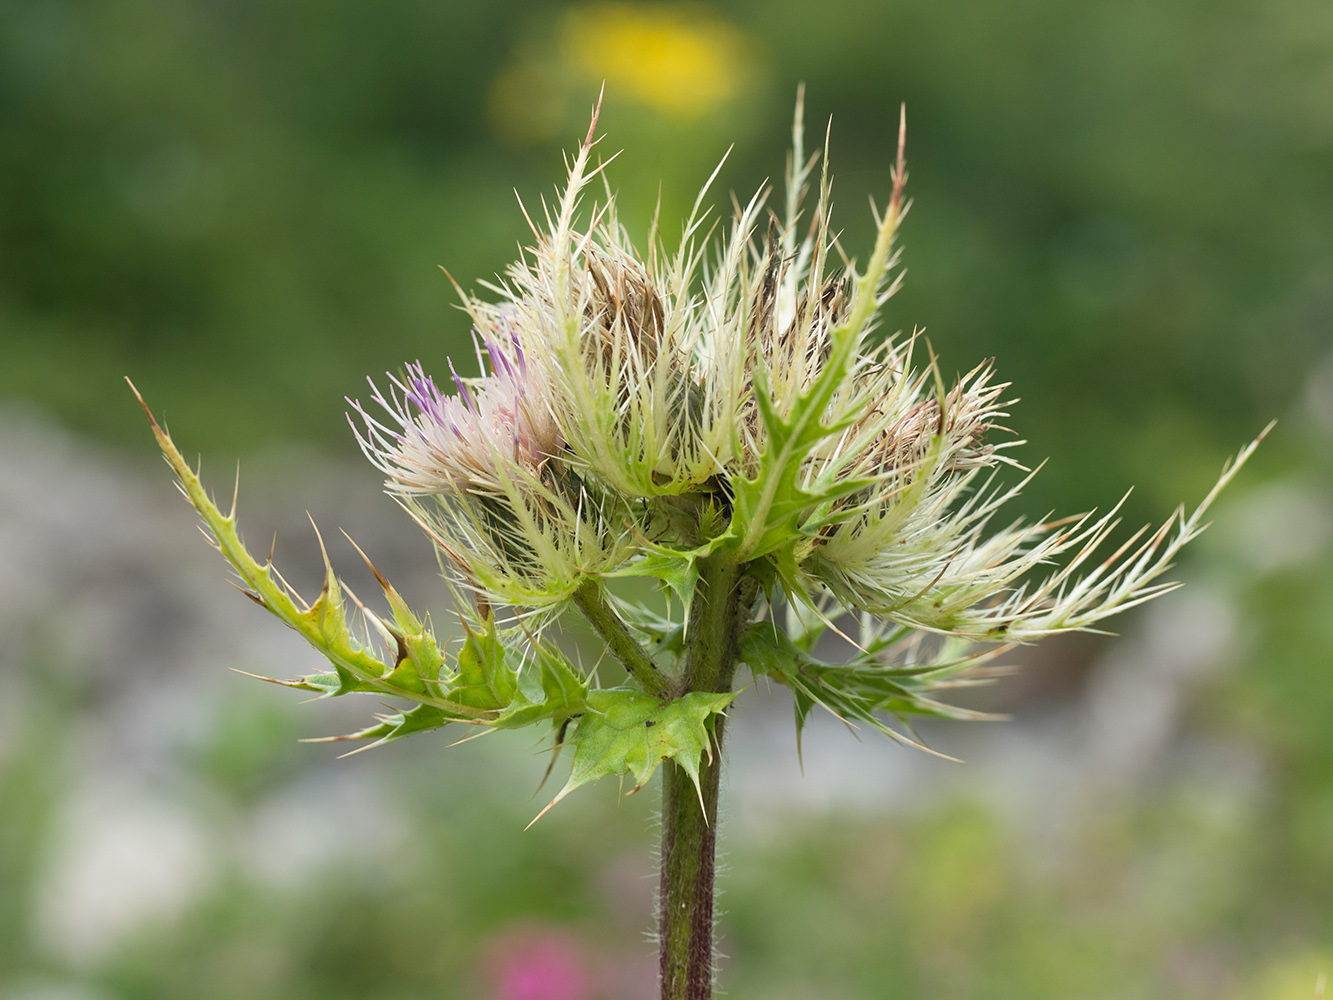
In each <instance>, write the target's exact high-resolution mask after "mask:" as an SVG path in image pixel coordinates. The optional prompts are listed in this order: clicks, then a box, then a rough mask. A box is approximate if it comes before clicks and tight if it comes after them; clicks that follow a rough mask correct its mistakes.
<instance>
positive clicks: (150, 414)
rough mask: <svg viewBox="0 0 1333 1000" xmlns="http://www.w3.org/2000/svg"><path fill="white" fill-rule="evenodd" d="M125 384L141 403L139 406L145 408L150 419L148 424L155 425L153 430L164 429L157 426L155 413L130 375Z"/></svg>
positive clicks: (126, 377)
mask: <svg viewBox="0 0 1333 1000" xmlns="http://www.w3.org/2000/svg"><path fill="white" fill-rule="evenodd" d="M125 384H126V385H128V386H129V387H130V392H132V393H134V398H135V399H137V400H138V401H139V405H140V406H142V407H143V412H144V415H145V416H147V417H148V422H149V423H150V424H152V425H153V430H155V431H158V430H161V429H162V428H160V427H159V426H158V425H157V420H156V419H155V418H154V417H153V411H152V410H150V409H149V408H148V404H147V403H145V402H144V399H143V394H142V393H141V392H139V390H138V389H137V388H136V387H135V385H134V383H133V382H131V381H130V377H129V376H128V375H126V376H125Z"/></svg>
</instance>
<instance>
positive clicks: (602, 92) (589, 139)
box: [583, 80, 606, 149]
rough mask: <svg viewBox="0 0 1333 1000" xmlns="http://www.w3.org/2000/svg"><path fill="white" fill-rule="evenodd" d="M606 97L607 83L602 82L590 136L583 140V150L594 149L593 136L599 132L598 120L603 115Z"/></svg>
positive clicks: (590, 126) (593, 110)
mask: <svg viewBox="0 0 1333 1000" xmlns="http://www.w3.org/2000/svg"><path fill="white" fill-rule="evenodd" d="M604 96H606V81H605V80H603V81H602V89H601V90H599V91H598V92H597V103H596V104H594V105H593V109H592V121H591V122H590V123H589V124H588V134H587V136H586V137H585V138H584V140H583V148H584V149H591V148H592V134H593V133H594V132H595V131H597V119H598V118H600V117H601V115H602V98H603V97H604Z"/></svg>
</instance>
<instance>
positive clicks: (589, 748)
mask: <svg viewBox="0 0 1333 1000" xmlns="http://www.w3.org/2000/svg"><path fill="white" fill-rule="evenodd" d="M733 698H735V694H734V693H728V694H707V693H705V692H702V691H694V692H691V693H690V694H687V695H684V696H683V697H680V698H676V699H675V700H673V701H669V702H666V703H665V704H664V703H662V702H660V701H658V700H657V699H656V698H653V697H652V696H651V695H647V694H644V693H643V692H642V691H637V690H634V689H632V688H603V689H600V690H596V691H591V692H589V694H588V701H587V710H586V712H585V713H584V714H583V715H582V716H580V717H579V720H578V726H577V728H576V729H575V731H574V733H573V735H572V736H569V737H567V742H571V743H573V744H575V746H576V748H577V749H576V750H575V752H574V764H573V767H572V769H571V771H570V775H569V781H568V782H566V783H565V787H564V788H562V789H561V790H560V794H558V795H557V796H556V797H555V798H554V799H552V800H551V803H550V805H548V806H547V807H546V809H543V810H542V811H541V813H538V816H537V818H538V819H540V818H541V816H542V815H543V814H545V812H546V811H547V809H550V808H551V806H554V805H555V804H556V803H557V802H559V801H560V800H561V799H563V798H564V797H565V796H566V795H568V794H569V793H570V792H572V791H573V790H574V789H576V788H578V787H580V786H581V785H586V784H587V783H588V782H590V781H595V780H596V779H598V778H602V777H605V776H606V775H609V774H624V773H626V772H629V773H631V774H632V775H633V776H634V781H635V785H634V788H633V789H632V791H638V790H639V789H640V788H642V787H643V786H644V784H645V783H646V782H647V781H648V779H649V778H651V777H652V775H653V772H654V771H656V770H657V767H658V765H659V764H661V762H662V761H664V760H674V761H675V762H676V763H677V764H678V765H680V766H681V767H682V768H684V770H685V772H686V773H687V774H688V775H689V776H690V780H692V781H693V782H694V786H695V788H696V789H697V788H698V787H699V767H700V763H701V761H702V759H703V757H704V755H705V753H706V754H707V755H708V758H709V760H711V759H712V742H711V741H712V736H711V732H710V726H709V721H710V720H711V719H712V717H713V716H714V715H717V714H719V713H721V712H722V711H724V710H725V709H726V707H727V706H728V705H730V704H731V701H732V699H733ZM533 822H536V820H534V821H533Z"/></svg>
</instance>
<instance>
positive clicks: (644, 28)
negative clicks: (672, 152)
mask: <svg viewBox="0 0 1333 1000" xmlns="http://www.w3.org/2000/svg"><path fill="white" fill-rule="evenodd" d="M562 28H563V31H562V37H561V54H562V56H563V57H564V59H565V60H566V61H567V62H568V63H569V64H570V66H571V67H573V68H576V69H577V70H579V71H581V72H583V73H585V74H587V75H589V76H591V77H594V78H597V79H601V80H605V81H606V83H607V86H608V87H609V88H610V89H611V90H612V91H613V92H615V93H622V94H626V95H628V96H630V97H632V98H634V99H635V100H638V101H640V102H642V103H643V104H646V105H648V106H649V107H652V108H655V109H656V110H658V111H660V112H662V113H663V114H666V115H671V116H673V117H679V118H695V117H698V116H699V115H703V114H706V113H708V112H709V111H712V110H714V109H715V108H717V107H718V106H719V105H721V104H724V103H725V102H727V101H728V100H730V99H731V98H733V97H734V96H736V94H737V93H738V92H739V91H740V90H741V88H742V86H743V84H744V82H745V78H746V77H747V76H748V75H749V74H750V73H752V72H753V70H754V59H753V55H752V46H751V43H750V40H749V39H748V38H747V37H746V35H745V34H744V32H742V31H741V30H740V29H739V28H737V27H736V26H734V25H732V24H729V23H728V22H726V21H724V20H722V19H721V18H720V17H718V16H717V15H716V14H714V13H712V12H711V11H709V10H708V9H707V8H705V7H702V6H699V5H696V4H652V5H646V4H628V3H595V4H585V5H580V6H577V7H573V8H571V9H570V10H569V11H568V12H567V13H566V14H565V17H564V23H563V25H562Z"/></svg>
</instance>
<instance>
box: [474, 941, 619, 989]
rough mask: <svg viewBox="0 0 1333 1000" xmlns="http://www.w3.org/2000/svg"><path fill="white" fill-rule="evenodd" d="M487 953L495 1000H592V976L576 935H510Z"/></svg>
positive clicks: (492, 946) (491, 947)
mask: <svg viewBox="0 0 1333 1000" xmlns="http://www.w3.org/2000/svg"><path fill="white" fill-rule="evenodd" d="M487 951H488V954H489V961H488V962H487V971H488V973H489V976H488V978H489V980H490V984H491V989H492V992H491V996H492V997H494V998H495V1000H592V997H593V995H594V993H593V983H592V976H591V975H590V974H589V972H588V969H587V964H586V960H585V957H584V954H583V949H582V948H581V947H580V945H579V942H578V941H577V940H576V939H575V938H574V937H573V935H570V934H567V933H563V932H561V931H556V930H547V929H537V930H531V929H529V930H520V931H511V932H508V933H505V934H503V935H501V936H500V937H499V938H497V939H496V940H495V941H494V942H493V943H492V945H491V946H490V947H489V948H488V949H487Z"/></svg>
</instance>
